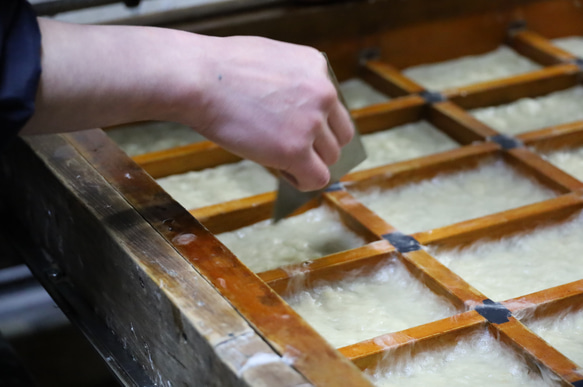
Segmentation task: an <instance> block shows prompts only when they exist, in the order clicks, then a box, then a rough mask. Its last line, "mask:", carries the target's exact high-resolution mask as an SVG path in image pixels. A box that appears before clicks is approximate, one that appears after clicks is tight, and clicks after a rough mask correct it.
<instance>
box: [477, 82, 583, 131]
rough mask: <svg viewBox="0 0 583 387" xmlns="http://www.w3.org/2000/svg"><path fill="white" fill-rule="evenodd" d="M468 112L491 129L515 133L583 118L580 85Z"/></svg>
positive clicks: (581, 88)
mask: <svg viewBox="0 0 583 387" xmlns="http://www.w3.org/2000/svg"><path fill="white" fill-rule="evenodd" d="M469 113H470V114H471V115H472V116H474V117H475V118H477V119H478V120H480V121H482V122H484V123H485V124H486V125H489V126H490V127H492V128H493V129H496V130H497V131H499V132H501V133H506V134H518V133H523V132H529V131H532V130H535V129H542V128H545V127H548V126H554V125H560V124H565V123H568V122H574V121H578V120H581V119H583V86H575V87H572V88H569V89H566V90H561V91H556V92H554V93H550V94H547V95H545V96H542V97H537V98H522V99H519V100H518V101H515V102H512V103H509V104H505V105H499V106H490V107H484V108H479V109H473V110H471V111H469Z"/></svg>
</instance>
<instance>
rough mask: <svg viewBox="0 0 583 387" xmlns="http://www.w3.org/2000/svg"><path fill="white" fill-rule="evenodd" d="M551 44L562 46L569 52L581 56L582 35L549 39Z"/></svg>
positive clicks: (582, 46) (582, 48) (582, 50)
mask: <svg viewBox="0 0 583 387" xmlns="http://www.w3.org/2000/svg"><path fill="white" fill-rule="evenodd" d="M551 42H553V44H554V45H555V46H557V47H560V48H562V49H563V50H565V51H568V52H570V53H571V54H573V55H575V56H578V57H583V37H581V36H569V37H566V38H559V39H554V40H551Z"/></svg>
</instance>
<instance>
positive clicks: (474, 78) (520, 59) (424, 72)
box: [403, 46, 541, 90]
mask: <svg viewBox="0 0 583 387" xmlns="http://www.w3.org/2000/svg"><path fill="white" fill-rule="evenodd" d="M540 68H541V66H540V65H539V64H537V63H536V62H533V61H531V60H530V59H528V58H526V57H524V56H522V55H520V54H518V53H516V52H515V51H513V50H512V49H510V48H508V47H505V46H500V47H499V48H497V49H496V50H494V51H491V52H488V53H486V54H482V55H471V56H466V57H462V58H458V59H452V60H448V61H444V62H439V63H435V64H424V65H419V66H413V67H409V68H407V69H405V70H403V73H404V74H405V75H406V76H408V77H409V78H411V79H413V80H414V81H416V82H417V83H419V84H421V85H422V86H424V87H425V88H427V89H430V90H441V89H448V88H454V87H460V86H466V85H469V84H472V83H478V82H484V81H490V80H494V79H497V78H505V77H509V76H512V75H517V74H521V73H526V72H529V71H534V70H538V69H540Z"/></svg>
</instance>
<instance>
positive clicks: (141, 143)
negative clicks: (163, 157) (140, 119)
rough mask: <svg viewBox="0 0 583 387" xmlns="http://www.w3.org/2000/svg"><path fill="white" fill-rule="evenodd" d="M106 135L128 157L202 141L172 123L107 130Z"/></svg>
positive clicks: (194, 133) (189, 131)
mask: <svg viewBox="0 0 583 387" xmlns="http://www.w3.org/2000/svg"><path fill="white" fill-rule="evenodd" d="M106 133H107V135H108V136H109V137H110V138H111V139H112V140H113V141H115V143H117V145H118V146H119V147H120V148H121V149H123V151H124V152H126V153H127V154H128V155H129V156H136V155H141V154H144V153H149V152H155V151H159V150H163V149H170V148H174V147H177V146H182V145H188V144H192V143H195V142H200V141H204V140H205V138H204V137H203V136H201V135H200V134H198V133H197V132H195V131H194V130H193V129H192V128H189V127H187V126H184V125H180V124H175V123H172V122H151V123H141V124H135V125H129V126H124V127H122V128H116V129H111V130H108V131H107V132H106Z"/></svg>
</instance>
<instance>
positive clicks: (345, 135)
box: [328, 99, 354, 147]
mask: <svg viewBox="0 0 583 387" xmlns="http://www.w3.org/2000/svg"><path fill="white" fill-rule="evenodd" d="M328 126H329V127H330V130H331V131H332V133H333V134H334V136H335V138H336V141H337V143H338V144H339V145H340V146H341V147H343V146H344V145H346V144H348V143H349V142H350V140H352V137H353V136H354V125H352V121H351V119H350V113H348V111H347V110H346V108H345V107H344V105H342V103H341V102H340V100H339V99H337V100H336V102H335V103H334V105H332V109H331V110H330V114H329V115H328Z"/></svg>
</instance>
